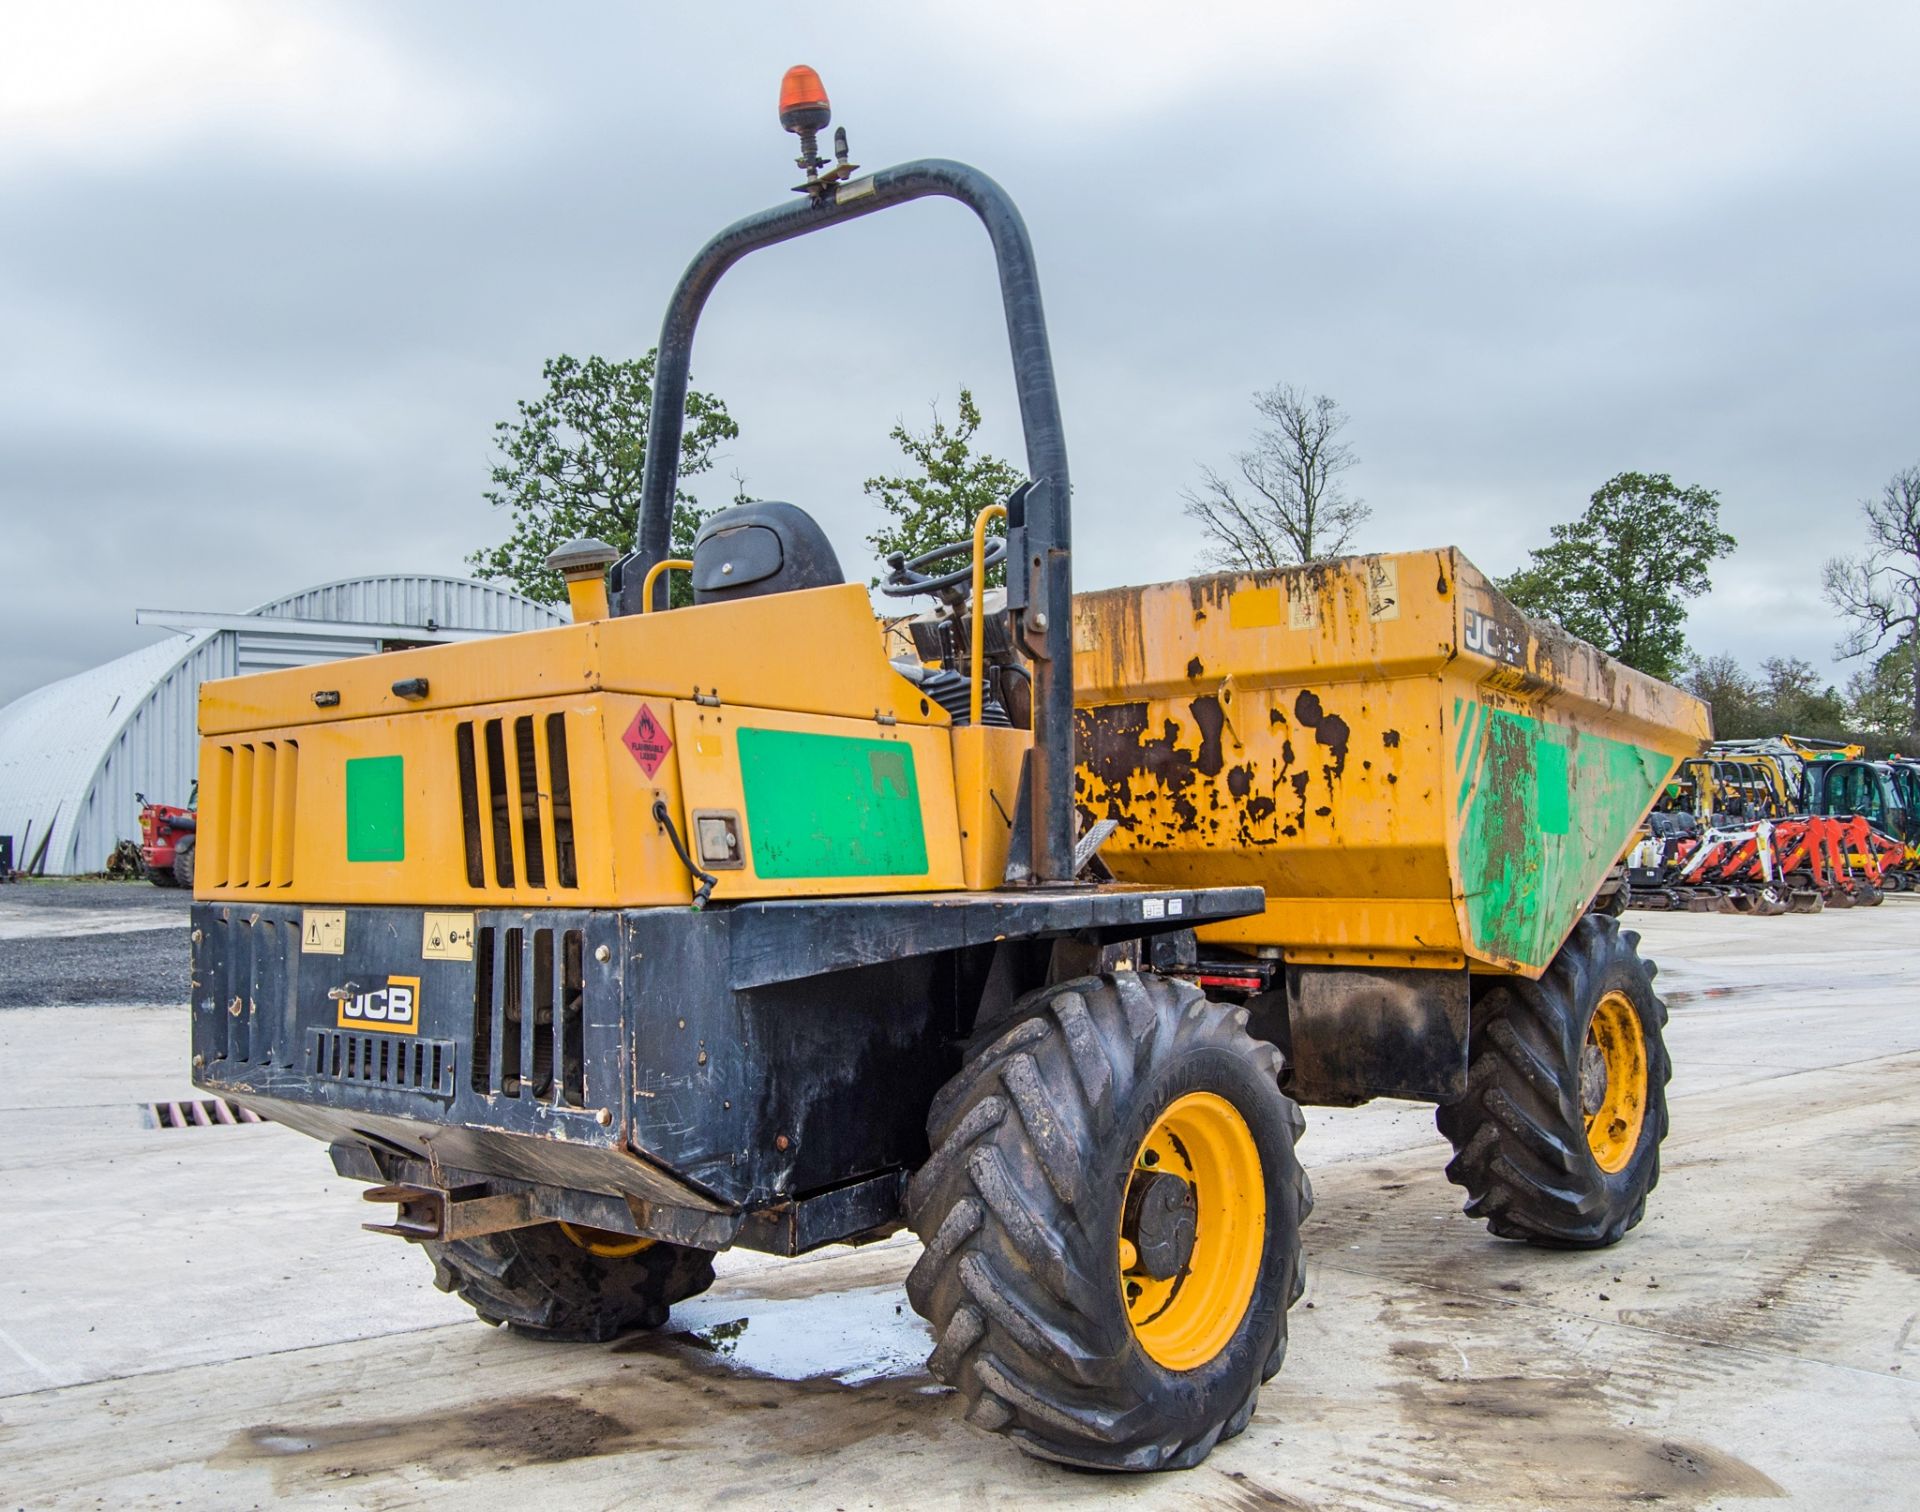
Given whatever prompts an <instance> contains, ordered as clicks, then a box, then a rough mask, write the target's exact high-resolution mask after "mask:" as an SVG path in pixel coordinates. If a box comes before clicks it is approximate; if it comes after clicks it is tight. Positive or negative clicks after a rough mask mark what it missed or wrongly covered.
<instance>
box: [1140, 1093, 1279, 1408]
mask: <svg viewBox="0 0 1920 1512" xmlns="http://www.w3.org/2000/svg"><path fill="white" fill-rule="evenodd" d="M1170 1177H1171V1178H1177V1179H1178V1180H1179V1181H1180V1182H1183V1183H1185V1186H1186V1190H1184V1191H1182V1190H1180V1189H1179V1188H1174V1187H1169V1186H1168V1185H1167V1180H1168V1178H1170ZM1148 1191H1153V1192H1154V1194H1155V1197H1156V1199H1157V1202H1156V1206H1157V1207H1158V1209H1159V1211H1160V1212H1162V1213H1165V1212H1168V1211H1176V1212H1178V1213H1180V1214H1182V1215H1190V1217H1191V1236H1192V1238H1191V1249H1190V1250H1186V1248H1185V1241H1184V1236H1182V1238H1181V1239H1180V1240H1179V1241H1178V1242H1175V1243H1174V1244H1173V1246H1172V1251H1171V1253H1175V1254H1178V1253H1179V1252H1181V1251H1185V1253H1184V1257H1183V1258H1184V1263H1182V1264H1179V1265H1178V1266H1177V1267H1175V1266H1173V1265H1172V1264H1171V1262H1170V1261H1169V1258H1168V1257H1169V1253H1170V1251H1169V1247H1168V1242H1167V1231H1166V1230H1165V1227H1164V1224H1163V1225H1162V1227H1161V1228H1160V1229H1158V1230H1149V1229H1143V1227H1142V1225H1146V1224H1149V1223H1151V1222H1152V1221H1153V1220H1151V1219H1148V1218H1143V1217H1141V1216H1140V1209H1141V1207H1142V1200H1141V1199H1142V1197H1143V1194H1144V1193H1146V1192H1148ZM1168 1193H1173V1194H1174V1196H1173V1197H1171V1198H1169V1197H1168V1196H1167V1194H1168ZM1127 1195H1128V1200H1127V1202H1126V1204H1125V1206H1124V1207H1123V1209H1122V1216H1121V1232H1120V1235H1119V1242H1118V1244H1117V1245H1116V1253H1117V1257H1118V1261H1119V1279H1120V1296H1121V1300H1122V1302H1123V1304H1124V1305H1125V1307H1126V1310H1127V1321H1128V1323H1129V1324H1130V1325H1131V1326H1132V1328H1133V1336H1134V1338H1136V1339H1137V1340H1139V1342H1140V1347H1141V1348H1142V1349H1144V1350H1145V1351H1146V1352H1147V1355H1148V1357H1149V1358H1150V1359H1152V1360H1153V1361H1154V1362H1155V1363H1156V1364H1159V1365H1163V1366H1165V1367H1166V1368H1167V1369H1168V1370H1194V1369H1197V1368H1198V1367H1199V1366H1202V1365H1204V1364H1206V1363H1207V1361H1209V1360H1211V1359H1212V1358H1213V1357H1214V1356H1215V1355H1217V1354H1219V1353H1220V1351H1221V1350H1222V1349H1224V1348H1226V1346H1227V1343H1228V1341H1229V1340H1231V1339H1232V1338H1233V1336H1234V1333H1235V1331H1236V1330H1237V1329H1238V1328H1239V1327H1240V1320H1241V1318H1242V1317H1244V1316H1245V1315H1246V1311H1247V1304H1248V1303H1249V1302H1251V1301H1252V1300H1253V1288H1254V1285H1255V1283H1256V1282H1257V1281H1258V1280H1259V1276H1260V1261H1261V1258H1262V1256H1263V1255H1264V1254H1265V1251H1266V1229H1267V1189H1266V1182H1265V1180H1264V1179H1263V1176H1262V1173H1261V1168H1260V1151H1259V1149H1258V1147H1257V1146H1256V1145H1255V1144H1254V1142H1253V1134H1252V1132H1251V1131H1250V1130H1249V1129H1248V1128H1247V1124H1246V1120H1245V1119H1243V1118H1242V1117H1241V1116H1240V1113H1239V1111H1238V1110H1237V1109H1236V1108H1235V1107H1234V1106H1233V1104H1232V1103H1230V1102H1228V1101H1227V1100H1226V1099H1225V1098H1224V1097H1218V1096H1216V1095H1215V1094H1213V1093H1211V1092H1189V1093H1187V1094H1186V1095H1185V1096H1184V1097H1180V1098H1178V1099H1176V1100H1175V1101H1174V1102H1172V1103H1171V1104H1169V1105H1168V1107H1167V1108H1166V1110H1165V1111H1164V1112H1163V1113H1161V1115H1160V1117H1159V1118H1158V1119H1157V1120H1156V1121H1155V1123H1154V1125H1153V1127H1152V1128H1151V1129H1149V1130H1148V1131H1147V1137H1146V1138H1145V1139H1143V1140H1142V1141H1141V1142H1140V1148H1139V1149H1138V1150H1136V1151H1135V1152H1134V1156H1133V1172H1132V1174H1131V1175H1130V1176H1129V1177H1128V1185H1127ZM1130 1229H1131V1232H1130V1231H1129V1230H1130ZM1156 1241H1157V1242H1156ZM1156 1269H1157V1270H1159V1271H1161V1272H1162V1274H1160V1275H1156V1274H1154V1271H1155V1270H1156ZM1168 1270H1171V1271H1172V1273H1171V1274H1165V1272H1167V1271H1168Z"/></svg>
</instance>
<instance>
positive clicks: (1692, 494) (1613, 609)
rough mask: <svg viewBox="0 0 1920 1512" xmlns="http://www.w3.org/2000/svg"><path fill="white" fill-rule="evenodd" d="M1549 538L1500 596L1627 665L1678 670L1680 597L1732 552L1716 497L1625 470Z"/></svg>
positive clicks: (1669, 675)
mask: <svg viewBox="0 0 1920 1512" xmlns="http://www.w3.org/2000/svg"><path fill="white" fill-rule="evenodd" d="M1552 534H1553V540H1552V541H1551V543H1549V544H1548V545H1546V546H1541V547H1538V548H1536V549H1535V550H1534V551H1532V552H1531V553H1530V555H1531V556H1532V558H1533V560H1532V561H1531V562H1530V563H1529V564H1528V565H1527V566H1525V567H1523V568H1521V569H1520V570H1519V571H1518V572H1516V573H1514V574H1513V575H1512V576H1511V577H1508V578H1506V579H1504V580H1502V581H1501V583H1500V585H1499V586H1500V590H1501V592H1503V593H1505V594H1506V595H1507V597H1508V598H1510V599H1512V600H1513V601H1514V603H1516V604H1517V605H1519V606H1520V608H1522V609H1524V610H1525V611H1526V612H1527V613H1529V614H1539V615H1544V616H1545V617H1547V618H1548V619H1552V620H1557V621H1558V622H1559V623H1560V624H1561V625H1563V626H1565V627H1566V629H1567V630H1569V631H1570V632H1572V633H1573V634H1574V635H1577V636H1579V637H1580V638H1581V639H1582V640H1585V641H1591V642H1592V643H1593V644H1594V645H1596V646H1598V647H1599V648H1600V649H1601V650H1603V651H1605V652H1606V653H1607V654H1608V655H1610V656H1614V657H1617V658H1619V659H1620V660H1621V661H1623V662H1625V663H1626V664H1627V665H1628V666H1630V667H1638V668H1639V669H1640V670H1641V671H1642V672H1647V673H1650V674H1652V675H1653V676H1654V677H1659V678H1664V679H1667V680H1669V681H1671V680H1672V679H1673V678H1674V677H1676V676H1678V675H1679V674H1680V672H1681V669H1682V668H1683V667H1684V666H1685V665H1686V655H1687V640H1686V633H1685V630H1686V622H1687V601H1688V600H1690V599H1696V598H1698V597H1700V595H1702V594H1703V593H1705V592H1706V591H1707V590H1708V589H1709V588H1710V587H1711V586H1712V579H1711V576H1710V574H1709V569H1710V568H1711V567H1712V566H1713V564H1714V563H1715V562H1716V561H1718V560H1719V559H1720V558H1721V557H1723V556H1725V555H1727V554H1728V553H1729V552H1730V551H1732V550H1733V548H1734V539H1733V537H1732V536H1730V535H1728V534H1727V533H1726V532H1725V531H1724V530H1722V529H1721V528H1720V498H1719V495H1718V494H1716V493H1714V492H1713V490H1711V489H1707V488H1698V487H1695V488H1681V487H1680V486H1678V485H1677V484H1676V483H1675V482H1674V481H1673V479H1672V478H1670V477H1668V476H1667V475H1666V474H1665V473H1637V472H1623V473H1620V474H1619V475H1617V476H1616V477H1612V478H1609V479H1608V480H1607V481H1606V482H1605V483H1603V484H1601V486H1600V487H1599V488H1598V489H1597V490H1595V492H1594V494H1593V497H1592V499H1591V500H1590V502H1589V503H1588V505H1587V508H1586V512H1585V513H1584V514H1582V515H1581V516H1580V518H1579V519H1577V520H1574V521H1573V522H1572V523H1570V524H1566V525H1555V526H1554V527H1553V532H1552Z"/></svg>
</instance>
